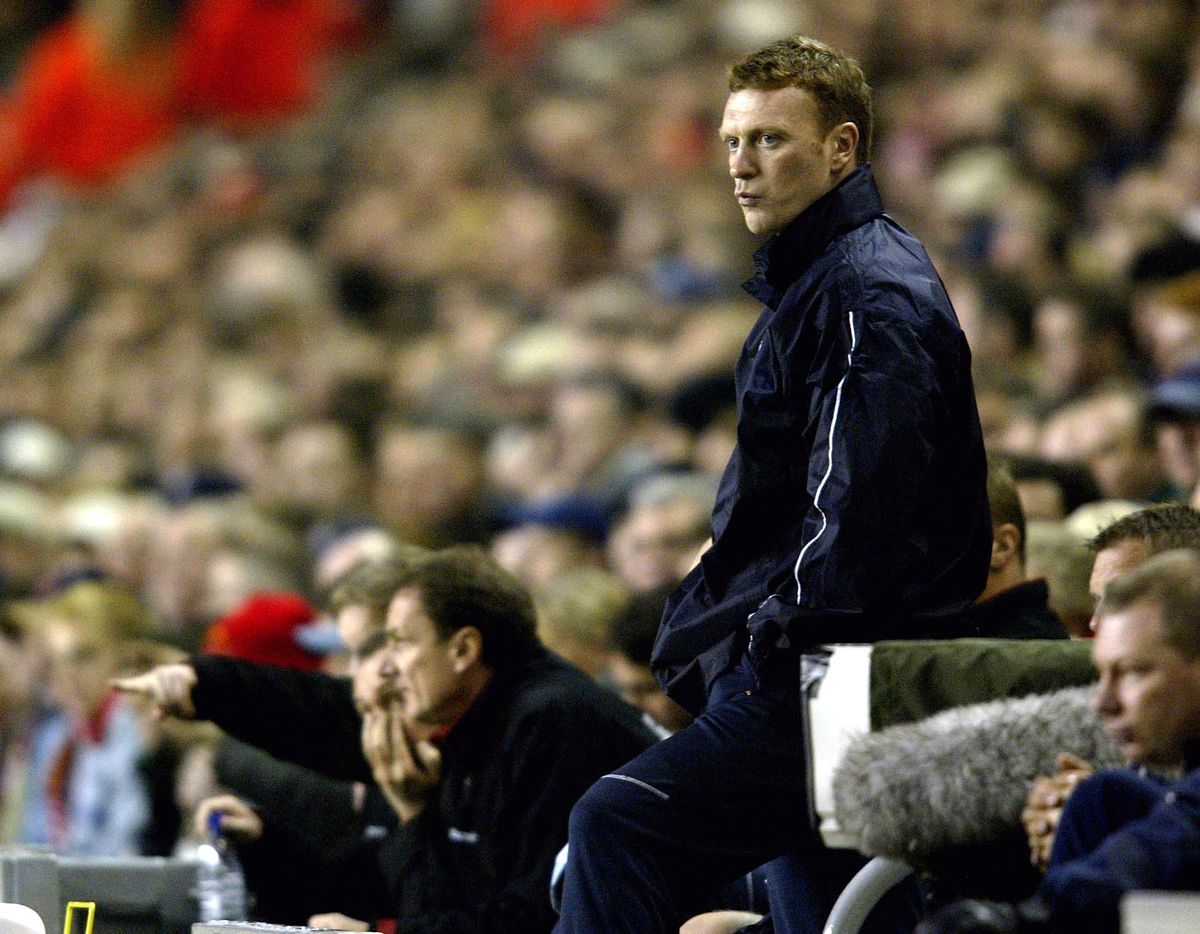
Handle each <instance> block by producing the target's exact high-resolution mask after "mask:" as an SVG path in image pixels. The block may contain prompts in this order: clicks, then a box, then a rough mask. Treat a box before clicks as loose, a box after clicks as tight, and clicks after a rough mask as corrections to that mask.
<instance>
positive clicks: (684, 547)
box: [610, 499, 710, 593]
mask: <svg viewBox="0 0 1200 934" xmlns="http://www.w3.org/2000/svg"><path fill="white" fill-rule="evenodd" d="M708 516H709V509H708V506H707V505H706V504H703V503H697V502H693V501H690V500H683V499H678V500H672V501H669V502H666V503H661V504H659V505H655V506H642V507H638V508H635V509H634V510H633V511H631V512H630V514H629V515H628V516H627V517H626V519H625V520H624V521H623V522H622V523H621V525H620V526H618V528H617V529H616V530H614V532H613V536H612V541H611V548H610V557H611V559H612V562H613V565H614V567H615V568H616V571H617V573H618V574H619V575H620V577H621V578H622V580H624V581H625V583H627V584H628V585H629V586H630V587H632V588H633V589H634V590H636V591H638V592H639V593H642V592H645V591H648V590H653V589H654V588H655V587H660V586H663V585H665V584H672V583H677V582H678V581H679V580H680V579H681V578H682V577H683V576H684V574H685V573H686V570H685V568H684V565H685V564H686V562H687V560H688V559H690V558H691V557H692V556H693V555H694V554H695V552H696V551H697V549H699V548H700V546H701V545H702V544H703V543H704V541H705V540H706V539H707V538H708V536H709V534H710V533H709V527H708Z"/></svg>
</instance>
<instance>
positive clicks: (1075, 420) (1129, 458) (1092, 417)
mask: <svg viewBox="0 0 1200 934" xmlns="http://www.w3.org/2000/svg"><path fill="white" fill-rule="evenodd" d="M1040 449H1041V454H1042V456H1044V457H1046V458H1047V459H1048V460H1051V461H1054V462H1058V463H1064V462H1065V463H1072V462H1075V463H1081V464H1085V465H1087V467H1088V468H1089V470H1090V471H1091V473H1092V476H1094V477H1095V478H1096V484H1097V486H1098V487H1099V488H1100V495H1101V496H1102V497H1103V498H1105V499H1127V500H1141V501H1143V502H1153V501H1155V500H1157V499H1160V498H1164V497H1165V496H1167V495H1168V491H1167V490H1166V489H1165V487H1166V478H1165V477H1164V475H1163V471H1162V468H1161V466H1160V465H1159V462H1158V458H1157V452H1156V450H1155V447H1154V441H1153V439H1152V437H1151V436H1150V434H1149V432H1148V431H1147V430H1146V428H1145V426H1144V424H1143V420H1142V400H1141V396H1140V394H1139V393H1136V392H1132V391H1113V390H1110V391H1106V392H1104V393H1101V394H1097V395H1092V396H1088V397H1087V398H1083V399H1080V400H1078V401H1076V402H1072V403H1070V404H1068V405H1066V406H1064V407H1063V408H1061V409H1059V410H1058V411H1057V412H1056V413H1055V414H1054V415H1053V416H1051V418H1050V419H1049V420H1048V421H1047V422H1046V426H1045V429H1044V431H1043V435H1042V440H1041V445H1040Z"/></svg>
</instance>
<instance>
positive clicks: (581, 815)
mask: <svg viewBox="0 0 1200 934" xmlns="http://www.w3.org/2000/svg"><path fill="white" fill-rule="evenodd" d="M614 784H616V782H613V781H612V780H611V779H608V778H601V779H599V780H597V781H596V783H595V784H593V785H592V787H591V788H589V789H588V790H587V791H585V792H584V793H583V797H581V798H580V799H579V800H578V801H576V802H575V806H574V807H573V808H571V819H570V834H571V839H572V840H577V839H582V838H594V837H595V836H596V835H597V834H598V833H602V832H605V830H606V828H608V826H609V824H610V823H611V820H610V818H611V817H612V816H613V815H614V814H615V810H614V808H615V807H619V804H620V802H619V801H617V800H616V798H617V795H616V794H615V793H614V792H615V791H616V789H613V788H611V787H610V786H611V785H614Z"/></svg>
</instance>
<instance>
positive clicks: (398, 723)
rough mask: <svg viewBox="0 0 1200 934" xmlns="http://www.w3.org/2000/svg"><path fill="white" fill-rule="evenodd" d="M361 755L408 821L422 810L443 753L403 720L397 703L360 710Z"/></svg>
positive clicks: (439, 774)
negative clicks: (361, 717) (361, 724)
mask: <svg viewBox="0 0 1200 934" xmlns="http://www.w3.org/2000/svg"><path fill="white" fill-rule="evenodd" d="M362 744H363V755H364V756H365V757H366V760H367V762H368V763H369V764H370V766H371V772H372V774H373V775H374V777H375V781H376V782H377V783H378V785H379V787H380V789H381V790H382V791H383V793H384V795H385V796H386V797H387V799H388V801H389V802H390V803H391V805H392V807H393V808H394V809H395V811H396V813H397V814H398V815H399V816H400V820H401V821H404V822H408V821H410V820H412V819H413V818H414V817H416V816H417V815H418V814H420V813H421V812H422V811H424V810H425V807H426V805H428V803H429V801H430V799H431V798H432V797H433V795H434V794H436V793H437V786H438V783H439V782H440V781H441V777H442V754H441V752H439V751H438V748H437V747H436V746H434V745H433V743H431V742H429V740H428V739H426V738H424V737H423V736H422V735H421V731H419V730H417V729H415V728H414V727H413V725H412V724H410V723H409V722H408V721H407V720H406V719H405V717H404V712H403V708H402V706H401V704H400V702H399V701H391V702H390V703H388V704H385V705H379V704H371V705H369V706H367V707H366V709H365V710H364V711H363V730H362Z"/></svg>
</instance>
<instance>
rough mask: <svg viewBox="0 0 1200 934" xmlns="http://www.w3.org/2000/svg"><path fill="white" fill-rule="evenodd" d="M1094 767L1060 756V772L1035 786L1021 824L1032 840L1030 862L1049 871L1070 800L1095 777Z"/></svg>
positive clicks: (1073, 757)
mask: <svg viewBox="0 0 1200 934" xmlns="http://www.w3.org/2000/svg"><path fill="white" fill-rule="evenodd" d="M1093 771H1094V769H1093V768H1092V766H1091V765H1090V764H1089V763H1087V762H1084V761H1083V760H1082V759H1079V758H1077V757H1075V756H1073V755H1071V754H1070V753H1065V752H1064V753H1060V754H1059V756H1058V771H1057V772H1055V773H1054V774H1053V775H1049V776H1044V777H1042V778H1039V779H1037V780H1036V781H1035V782H1034V783H1033V787H1032V788H1030V789H1029V796H1028V797H1027V798H1026V799H1025V809H1024V810H1023V811H1021V823H1022V824H1023V825H1024V827H1025V836H1026V837H1027V838H1028V841H1029V861H1030V862H1031V863H1033V865H1035V866H1039V867H1041V868H1043V869H1044V868H1045V867H1046V864H1047V863H1048V862H1049V861H1050V850H1051V849H1052V848H1053V847H1054V835H1055V833H1056V832H1057V830H1058V822H1059V820H1060V819H1061V818H1062V812H1063V808H1064V807H1065V806H1066V804H1067V798H1069V797H1070V796H1071V792H1073V791H1074V790H1075V787H1076V786H1077V785H1078V784H1079V783H1080V782H1081V781H1083V780H1084V779H1085V778H1087V777H1088V776H1089V775H1091V774H1092V772H1093Z"/></svg>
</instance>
